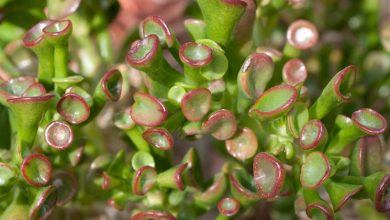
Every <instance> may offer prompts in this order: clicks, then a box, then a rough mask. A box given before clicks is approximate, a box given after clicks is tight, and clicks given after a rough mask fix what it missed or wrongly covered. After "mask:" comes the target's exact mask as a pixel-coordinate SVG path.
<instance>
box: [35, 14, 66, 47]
mask: <svg viewBox="0 0 390 220" xmlns="http://www.w3.org/2000/svg"><path fill="white" fill-rule="evenodd" d="M72 30H73V25H72V22H71V21H70V20H61V21H57V20H53V21H52V22H51V23H50V24H48V25H47V26H46V27H45V28H43V30H42V31H43V33H44V34H45V37H46V38H47V39H48V41H49V42H50V43H51V44H53V45H65V44H66V43H67V41H68V38H69V36H70V35H71V34H72Z"/></svg>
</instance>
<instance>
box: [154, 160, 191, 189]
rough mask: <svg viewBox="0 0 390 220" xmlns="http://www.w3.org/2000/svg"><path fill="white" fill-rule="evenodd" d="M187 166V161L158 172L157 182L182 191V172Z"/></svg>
mask: <svg viewBox="0 0 390 220" xmlns="http://www.w3.org/2000/svg"><path fill="white" fill-rule="evenodd" d="M187 166H188V164H187V163H182V164H179V165H177V166H174V167H172V168H170V169H168V170H166V171H164V172H162V173H159V174H158V176H157V184H158V185H159V186H160V187H164V188H170V189H178V190H180V191H183V190H184V188H185V185H184V181H183V174H184V171H185V170H186V169H187Z"/></svg>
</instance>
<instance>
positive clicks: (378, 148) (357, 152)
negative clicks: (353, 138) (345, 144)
mask: <svg viewBox="0 0 390 220" xmlns="http://www.w3.org/2000/svg"><path fill="white" fill-rule="evenodd" d="M382 148H383V146H382V142H381V140H380V138H379V137H378V136H367V137H363V138H360V139H359V141H357V142H356V144H355V146H354V148H353V151H352V155H351V167H350V174H351V175H354V176H368V175H371V174H373V173H376V172H378V171H380V170H382V169H383V162H382V157H383V149H382Z"/></svg>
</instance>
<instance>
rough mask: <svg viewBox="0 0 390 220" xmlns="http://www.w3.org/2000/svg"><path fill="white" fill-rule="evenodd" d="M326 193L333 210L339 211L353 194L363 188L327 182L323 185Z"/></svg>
mask: <svg viewBox="0 0 390 220" xmlns="http://www.w3.org/2000/svg"><path fill="white" fill-rule="evenodd" d="M324 186H325V189H326V191H327V192H328V195H329V198H330V201H331V202H332V205H333V209H334V210H335V211H336V212H337V211H338V210H340V209H341V208H342V207H343V206H344V205H345V204H346V203H347V202H348V201H349V200H350V199H351V197H352V196H354V195H355V194H357V193H359V192H360V191H361V190H362V189H363V186H361V185H352V184H346V183H337V182H334V181H327V182H326V184H325V185H324Z"/></svg>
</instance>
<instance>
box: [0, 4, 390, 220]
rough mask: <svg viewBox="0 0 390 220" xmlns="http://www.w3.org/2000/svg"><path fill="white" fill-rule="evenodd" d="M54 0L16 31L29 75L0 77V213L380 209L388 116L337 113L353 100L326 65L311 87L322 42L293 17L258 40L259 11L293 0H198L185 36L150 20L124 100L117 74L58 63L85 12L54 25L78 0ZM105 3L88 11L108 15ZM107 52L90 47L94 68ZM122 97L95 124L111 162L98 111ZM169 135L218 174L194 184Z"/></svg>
mask: <svg viewBox="0 0 390 220" xmlns="http://www.w3.org/2000/svg"><path fill="white" fill-rule="evenodd" d="M58 4H60V3H58ZM62 4H64V5H63V6H64V10H60V11H57V10H58V9H57V8H56V7H54V6H53V5H55V4H54V3H50V4H48V10H49V14H48V15H49V18H50V19H47V20H43V21H40V22H39V23H37V24H35V25H33V26H32V27H31V28H30V29H29V30H28V31H26V33H25V35H24V37H23V40H22V42H23V45H24V46H25V47H26V48H28V49H31V50H32V52H33V53H34V54H35V55H36V57H37V58H38V66H37V70H36V73H37V74H36V77H31V76H15V77H8V76H7V77H1V76H2V75H0V81H1V84H0V104H1V106H0V113H1V114H2V115H4V116H2V117H0V125H1V126H2V127H4V130H5V131H6V132H8V134H9V136H10V137H9V139H10V143H9V146H7V147H6V148H5V149H4V150H2V151H0V198H2V201H1V202H0V208H1V209H0V210H2V211H1V212H0V219H20V220H22V219H47V218H49V216H50V215H51V214H52V212H53V211H55V210H56V208H58V209H61V207H62V208H64V206H65V205H67V204H71V205H72V204H76V203H78V204H81V206H82V204H83V203H85V204H91V203H93V202H95V201H103V202H105V204H106V205H107V206H110V207H113V208H115V209H117V210H125V208H126V207H127V205H128V204H132V210H131V212H127V214H128V215H129V216H131V219H134V220H141V219H167V220H168V219H169V220H171V219H197V218H199V217H200V216H201V215H203V214H205V213H208V212H212V210H213V209H216V210H218V213H217V214H216V215H217V216H216V217H215V218H216V219H235V218H240V217H242V216H247V215H250V214H251V213H252V212H253V211H254V210H255V209H256V205H257V204H259V203H261V202H272V204H273V208H274V209H275V210H277V211H279V210H278V209H279V208H280V207H278V204H280V203H284V204H287V205H286V206H289V208H288V211H286V212H288V213H290V214H291V213H293V212H295V213H296V214H297V216H302V213H303V216H305V217H309V218H312V219H336V218H338V215H339V212H340V210H342V209H343V207H344V206H345V205H346V204H347V202H348V201H350V200H352V199H356V200H363V199H369V200H371V201H372V206H373V207H374V208H375V209H376V210H377V211H378V212H387V211H389V210H390V199H389V198H388V197H389V195H388V187H389V186H390V174H389V173H387V172H386V171H385V169H384V168H383V163H382V156H383V152H382V151H383V141H382V137H383V134H384V132H385V130H386V128H387V121H386V118H385V117H384V116H382V114H381V113H379V112H378V111H375V110H373V109H371V108H367V106H366V107H360V106H359V107H357V106H358V105H352V106H349V107H351V109H352V108H354V110H351V109H347V110H345V109H342V108H340V106H345V105H346V104H347V103H349V102H352V101H353V99H354V98H355V95H356V93H357V92H356V90H354V89H355V88H356V85H355V84H356V83H357V82H359V79H361V78H360V77H359V72H358V70H357V67H355V65H348V66H346V67H344V68H342V69H341V70H339V71H338V72H337V71H336V73H335V74H334V75H333V76H332V77H331V78H330V79H329V80H328V81H327V84H326V85H325V86H324V88H323V89H315V88H314V87H313V86H312V84H310V83H309V82H307V80H309V79H310V78H311V75H310V74H311V69H310V68H309V65H308V63H307V62H306V60H307V59H309V58H307V57H305V54H306V53H308V54H309V56H310V53H311V51H312V50H315V48H316V47H318V46H319V45H318V44H319V43H320V42H321V37H320V35H321V33H320V32H319V30H318V29H317V27H316V25H315V24H314V22H311V21H309V20H303V19H298V20H296V21H294V22H291V23H290V24H289V27H288V28H286V30H285V32H286V37H285V39H286V40H285V43H284V45H283V48H273V47H270V46H269V45H266V44H265V45H261V46H260V45H258V42H259V37H261V36H259V35H260V34H258V33H257V32H256V31H257V29H256V27H257V28H258V25H259V22H260V20H261V19H260V17H261V16H264V14H265V15H267V14H269V13H271V12H275V11H278V10H281V8H286V7H293V6H294V5H296V4H298V3H296V2H294V1H290V2H289V3H287V1H275V2H272V3H268V4H267V3H266V1H249V0H248V1H244V0H207V1H206V0H197V4H198V6H199V11H200V12H201V14H202V18H201V19H198V18H197V19H187V20H185V21H184V26H185V28H186V30H187V32H188V33H189V35H190V36H191V40H189V41H188V42H181V40H179V39H178V38H177V36H176V34H175V32H174V31H173V29H172V28H171V27H169V25H168V24H167V23H166V22H165V21H164V19H163V18H161V17H159V16H149V17H146V18H145V19H144V20H142V21H141V22H140V25H139V30H140V31H139V39H134V40H135V41H134V42H132V43H130V44H129V49H128V51H127V53H126V55H125V56H123V57H121V58H120V60H121V61H120V63H123V62H126V63H127V64H128V66H129V67H131V68H132V69H134V70H137V71H138V72H135V71H133V72H131V73H132V74H140V75H141V76H142V79H143V82H144V83H143V86H140V87H139V88H137V89H136V91H135V92H134V93H131V92H130V91H129V90H126V88H128V87H129V84H130V82H129V79H128V77H129V76H128V75H127V74H122V73H121V71H119V69H123V68H118V69H116V68H107V69H105V70H104V73H103V74H101V76H99V77H96V76H95V75H94V77H91V75H89V74H90V73H91V72H93V71H87V70H86V69H88V68H89V67H87V66H84V67H83V66H82V65H80V68H79V69H78V71H80V73H79V72H78V71H77V68H76V69H74V68H70V65H69V62H70V60H71V56H69V43H71V42H70V39H72V36H73V35H76V38H77V36H78V40H79V41H80V42H83V40H82V39H83V33H82V32H81V33H80V29H79V28H80V26H78V25H77V24H76V22H78V21H79V22H81V21H82V19H81V18H80V17H77V16H76V15H75V16H74V17H71V18H69V19H68V18H66V17H67V16H68V15H70V14H71V13H73V12H74V9H73V8H72V7H75V8H77V7H78V6H79V5H80V1H65V2H63V3H62ZM89 4H93V3H89ZM91 7H92V6H91ZM105 7H109V6H104V4H103V5H99V6H96V8H94V7H92V8H94V10H96V11H97V12H96V13H98V12H99V13H98V14H99V15H102V16H104V13H102V11H103V9H104V8H105ZM98 17H99V16H98ZM96 19H98V18H96ZM95 22H96V23H95V24H94V25H95V26H96V30H101V29H102V28H103V27H105V26H104V22H103V21H100V20H97V21H95ZM81 23H82V22H81ZM252 26H253V27H254V28H252ZM248 27H249V28H248ZM242 30H246V31H247V32H249V34H248V33H242ZM98 33H99V35H98V36H99V37H98V39H97V41H98V42H99V43H100V44H101V45H103V44H105V43H107V39H106V38H105V37H107V35H106V34H107V33H106V32H104V31H101V32H98ZM248 36H249V37H248ZM106 49H107V48H106ZM279 49H281V50H280V51H279ZM112 56H113V55H112V51H111V52H110V49H107V50H104V51H103V52H102V53H101V59H102V60H103V63H104V62H106V64H107V63H110V62H112V60H113V58H112ZM96 66H99V65H96ZM96 66H95V65H94V67H96ZM107 66H109V65H107ZM119 67H120V65H119ZM96 68H97V67H96ZM91 69H94V68H92V67H91ZM312 91H313V93H312ZM318 91H321V92H318ZM125 92H126V93H125ZM127 93H129V94H127ZM357 94H358V95H359V93H357ZM126 95H131V103H126V104H125V105H122V106H121V107H123V110H119V111H117V112H116V114H115V115H114V114H112V112H111V113H109V114H104V115H105V116H107V115H108V116H107V117H108V118H110V119H112V121H113V125H115V126H116V127H117V130H116V131H119V132H120V133H121V134H123V135H124V136H125V139H126V143H128V144H129V146H130V147H131V151H130V150H128V149H120V150H119V151H117V152H116V153H114V154H111V153H110V152H109V149H108V148H103V150H101V149H98V148H97V147H96V145H102V143H98V142H100V140H101V138H100V137H98V136H101V134H100V131H99V127H98V126H97V123H98V119H97V118H98V116H99V114H100V113H102V112H103V113H106V112H104V108H105V106H106V103H110V102H116V101H119V100H120V99H121V97H125V96H126ZM316 95H318V97H316V98H315V100H312V99H311V97H315V96H316ZM343 110H345V111H343ZM351 112H352V113H351ZM349 115H350V117H349ZM179 139H185V140H189V141H191V140H200V139H207V140H210V141H212V143H213V144H212V145H213V146H208V147H209V148H213V147H215V148H217V149H218V152H219V154H220V156H222V157H223V158H224V164H223V166H222V167H221V169H220V170H219V171H218V172H217V173H215V174H213V175H212V177H211V178H209V179H206V178H204V175H203V172H204V171H205V169H207V168H205V167H202V166H204V165H203V164H204V160H203V158H202V157H201V156H200V153H199V152H198V151H199V150H198V149H197V148H198V147H197V146H195V147H190V148H189V149H188V151H187V152H186V153H185V154H184V156H182V157H181V158H176V159H174V157H173V152H176V151H177V150H178V148H179V147H180V146H178V145H177V142H178V141H179ZM2 146H3V144H2ZM202 160H203V161H202ZM292 207H294V209H292ZM126 211H127V210H126Z"/></svg>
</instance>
